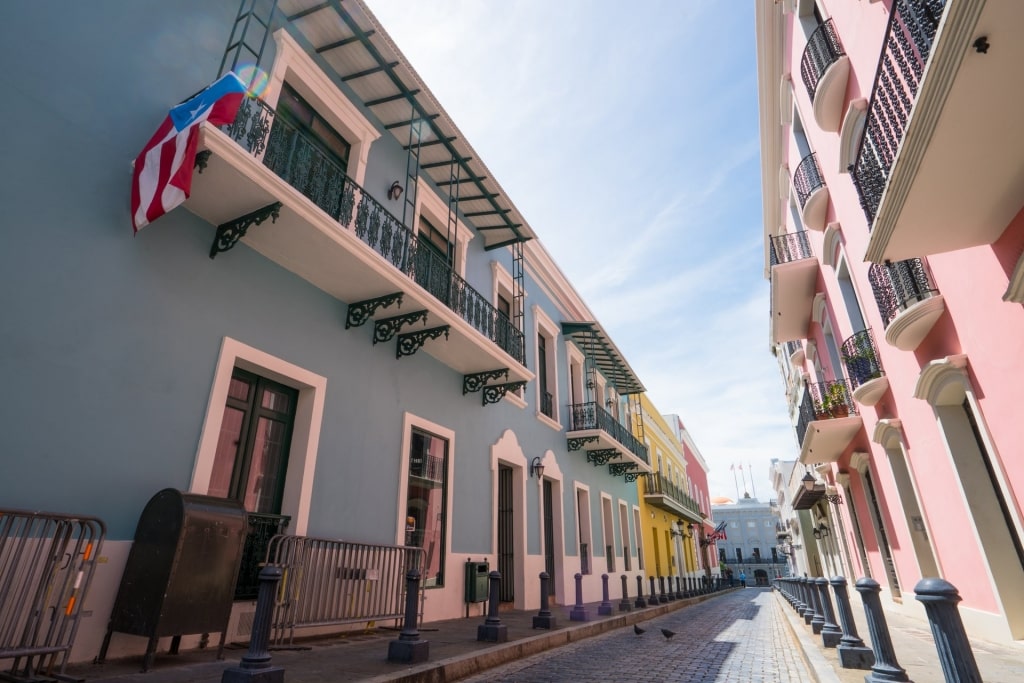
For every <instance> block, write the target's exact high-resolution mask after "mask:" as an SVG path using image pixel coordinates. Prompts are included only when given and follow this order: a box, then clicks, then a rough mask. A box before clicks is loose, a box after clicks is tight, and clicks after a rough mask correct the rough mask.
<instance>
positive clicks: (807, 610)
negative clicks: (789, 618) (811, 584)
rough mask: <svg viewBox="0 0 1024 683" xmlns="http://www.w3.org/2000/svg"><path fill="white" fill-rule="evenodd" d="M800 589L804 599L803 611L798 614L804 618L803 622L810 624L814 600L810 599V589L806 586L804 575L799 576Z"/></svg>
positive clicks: (812, 616) (812, 617)
mask: <svg viewBox="0 0 1024 683" xmlns="http://www.w3.org/2000/svg"><path fill="white" fill-rule="evenodd" d="M800 591H801V592H802V593H803V601H804V611H803V612H801V613H800V616H802V617H803V618H804V624H806V625H807V626H810V625H811V620H812V619H814V602H813V601H812V600H811V591H810V589H808V588H807V577H806V576H803V577H801V578H800Z"/></svg>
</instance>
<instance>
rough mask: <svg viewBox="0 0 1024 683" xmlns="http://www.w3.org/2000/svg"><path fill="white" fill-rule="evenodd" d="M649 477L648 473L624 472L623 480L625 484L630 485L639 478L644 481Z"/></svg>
mask: <svg viewBox="0 0 1024 683" xmlns="http://www.w3.org/2000/svg"><path fill="white" fill-rule="evenodd" d="M649 476H651V473H650V472H626V476H625V480H626V483H627V484H632V483H633V482H634V481H636V480H637V479H639V478H640V477H643V478H644V479H646V478H647V477H649Z"/></svg>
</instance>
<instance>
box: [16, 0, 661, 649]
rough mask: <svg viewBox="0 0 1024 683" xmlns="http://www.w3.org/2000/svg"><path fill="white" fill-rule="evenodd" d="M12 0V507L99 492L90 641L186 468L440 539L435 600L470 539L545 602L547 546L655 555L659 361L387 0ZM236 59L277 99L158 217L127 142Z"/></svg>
mask: <svg viewBox="0 0 1024 683" xmlns="http://www.w3.org/2000/svg"><path fill="white" fill-rule="evenodd" d="M2 14H3V20H2V21H0V61H2V63H4V64H6V65H8V68H5V69H3V70H2V71H0V84H2V86H3V91H4V92H5V96H4V97H3V98H2V100H0V124H2V129H3V130H4V132H5V133H4V135H5V145H4V153H3V154H2V155H0V169H2V173H0V175H2V177H3V178H4V183H3V186H2V188H3V189H2V190H0V192H2V197H3V201H2V206H3V219H2V220H3V227H2V229H0V234H2V236H3V238H2V239H3V242H2V248H0V278H2V283H3V287H2V288H0V291H2V292H3V294H2V301H3V306H2V311H3V313H2V315H0V339H2V346H3V351H4V352H3V353H2V354H0V375H2V376H3V377H4V378H5V380H6V383H5V391H4V392H3V398H2V400H0V414H2V415H3V433H4V435H5V437H6V438H5V446H4V450H3V455H2V456H0V457H2V459H3V472H4V476H3V477H2V478H0V507H3V508H21V509H33V510H50V511H55V512H74V513H78V514H86V515H95V516H98V517H100V518H102V519H103V520H104V521H105V522H106V525H107V540H106V543H105V545H104V549H103V553H102V555H103V556H102V558H101V560H100V561H101V564H99V566H98V568H97V571H96V576H95V580H94V582H93V586H92V590H91V592H90V594H89V597H88V601H87V605H86V611H85V612H84V613H83V618H82V625H81V629H80V632H79V636H78V642H77V644H76V650H75V655H74V657H73V658H74V659H90V658H92V657H93V656H94V655H95V654H96V651H97V649H98V646H99V640H100V639H101V638H102V635H103V632H104V629H105V627H106V619H107V615H108V614H109V613H110V609H111V605H112V603H113V601H114V596H115V595H116V593H117V590H118V586H119V582H120V579H121V572H122V569H123V567H124V565H125V562H126V558H127V555H128V551H129V548H130V546H131V541H132V538H133V534H134V532H135V525H136V522H137V520H138V519H139V515H140V512H141V511H142V509H143V507H144V506H145V504H146V502H147V501H148V500H149V499H150V498H151V497H152V496H153V495H154V494H155V493H156V492H158V491H160V490H162V489H165V488H175V489H179V490H181V491H186V492H193V493H197V494H205V495H211V496H217V497H221V498H228V499H233V500H237V501H239V502H241V503H242V504H243V505H244V506H245V508H246V510H247V511H248V512H249V513H250V516H249V525H250V527H249V528H250V533H251V534H256V533H259V534H263V535H264V537H265V536H268V535H270V534H272V533H274V532H277V531H283V532H284V533H287V534H295V535H304V536H316V537H324V538H331V539H335V538H342V539H347V540H351V541H361V542H366V543H371V544H391V545H395V544H410V545H415V546H418V547H422V548H423V551H424V555H425V564H424V585H425V586H427V590H426V591H425V593H426V598H425V601H424V607H423V611H424V618H425V619H426V620H428V621H429V620H431V619H439V618H447V617H453V616H457V615H461V614H464V613H465V611H466V609H467V605H466V602H465V601H464V585H463V567H464V564H465V562H466V561H467V560H470V559H473V560H486V561H488V562H489V565H490V568H492V569H495V568H497V569H500V570H501V571H502V574H503V583H502V599H503V600H504V601H507V602H510V603H513V604H515V605H516V606H517V607H520V608H527V607H531V606H536V605H538V604H539V591H540V588H539V585H538V581H537V576H538V574H539V573H540V572H541V571H544V570H546V571H548V572H549V573H550V574H551V575H552V592H553V596H552V597H553V599H554V600H556V601H557V602H561V603H566V602H568V601H570V600H572V598H573V593H572V590H573V578H572V577H573V574H574V573H576V572H577V571H582V572H583V573H584V575H585V576H584V597H585V599H586V600H588V601H589V600H595V599H598V598H599V597H600V578H599V577H600V575H601V573H602V572H606V571H607V572H608V573H612V572H615V573H618V574H621V573H625V574H628V575H629V576H630V581H631V582H632V580H633V577H635V576H638V575H640V574H642V572H641V570H640V566H639V562H638V557H640V556H642V549H641V547H640V544H641V543H642V540H641V539H640V538H639V537H638V535H637V533H636V528H637V525H638V521H639V511H638V507H637V487H636V485H635V480H636V477H637V476H638V475H639V474H641V473H643V472H645V471H649V469H650V466H649V457H648V454H647V448H646V446H645V445H644V443H643V425H642V424H641V423H640V420H639V419H638V418H637V417H636V416H637V415H638V411H637V410H636V405H637V402H638V399H639V394H640V393H641V392H643V391H644V387H643V384H642V383H641V381H640V379H639V378H638V377H637V376H636V374H635V373H634V372H633V370H632V369H631V368H630V366H629V364H628V362H627V361H626V359H625V358H624V357H623V356H622V354H621V353H620V352H619V350H618V349H617V348H616V346H615V344H614V343H613V342H612V340H611V339H610V338H609V336H608V335H607V333H606V332H605V330H604V329H603V328H602V327H601V325H600V323H598V322H597V321H595V319H594V316H593V315H592V314H591V312H590V311H589V310H588V308H587V306H586V305H585V303H584V302H583V301H582V300H581V298H580V297H579V295H578V294H577V293H576V291H575V290H574V289H573V287H572V284H571V283H570V282H567V281H566V280H565V278H564V276H563V275H562V273H561V271H560V270H559V269H558V267H557V266H556V264H555V263H554V262H553V261H552V259H551V257H550V255H549V254H548V253H547V251H546V250H545V249H544V247H543V245H542V244H541V242H540V241H539V240H538V239H537V234H536V233H535V231H534V228H533V227H532V226H531V225H530V223H528V222H527V220H526V219H525V218H524V217H523V216H522V215H521V214H520V213H519V211H518V210H517V208H516V206H515V205H514V204H513V203H512V201H511V200H510V199H509V197H508V196H507V195H506V194H505V192H504V191H503V190H502V188H501V186H500V185H499V184H498V181H497V180H496V179H494V176H493V174H492V173H491V172H490V171H489V170H488V169H487V167H486V165H485V164H484V161H483V160H482V159H481V158H480V156H479V154H477V153H476V151H475V150H474V149H473V148H472V146H471V144H470V142H469V141H468V140H466V138H465V137H464V136H463V135H462V134H461V133H460V132H459V130H458V128H457V127H456V124H455V122H453V121H451V120H450V118H449V116H448V115H447V113H446V112H445V110H444V109H443V108H442V106H441V105H440V104H439V103H438V102H437V101H436V99H435V98H434V96H433V95H432V94H431V92H430V90H429V87H428V85H427V84H426V83H423V82H422V81H421V79H420V78H419V76H418V75H417V74H416V73H415V71H414V70H413V69H412V66H411V65H410V64H409V63H408V61H407V60H406V59H405V57H404V56H403V55H402V54H401V53H400V51H399V50H398V48H397V47H395V45H394V43H393V42H392V41H391V39H390V38H389V37H388V35H387V33H386V31H385V29H384V27H382V26H380V25H379V24H378V22H377V20H376V19H375V18H374V17H373V16H372V14H371V13H370V12H369V10H368V9H367V8H366V6H365V5H364V4H363V3H362V2H360V1H359V0H344V2H328V3H323V2H320V1H319V0H281V1H280V3H278V5H277V6H276V8H274V7H272V6H271V4H270V3H260V2H256V3H251V2H250V0H245V1H244V2H243V3H242V11H241V12H240V11H239V8H238V7H237V6H236V3H231V2H209V1H208V0H180V1H178V2H174V3H167V2H160V1H158V0H137V1H134V2H118V3H114V2H95V3H64V2H61V3H57V2H46V1H40V2H32V3H18V4H17V5H11V6H7V7H5V8H4V9H3V12H2ZM13 65H17V66H16V67H14V66H13ZM231 69H235V70H236V71H237V72H238V73H239V75H240V76H242V77H243V78H244V79H245V80H246V82H247V84H249V85H250V86H251V87H252V88H254V89H255V90H256V91H257V92H256V94H258V96H259V97H258V99H246V100H245V101H244V102H243V104H242V105H241V108H240V110H239V113H238V116H237V118H236V119H235V120H234V122H233V123H232V124H231V125H229V126H223V127H217V126H214V125H211V124H209V123H202V124H200V125H199V136H198V141H197V145H198V154H197V158H196V162H195V165H194V167H195V172H194V173H193V176H192V186H191V196H190V197H189V198H188V199H187V201H185V202H184V204H183V205H182V206H179V207H178V208H175V209H173V210H171V211H170V212H169V213H168V214H166V215H164V216H163V217H160V218H158V219H157V220H155V221H154V222H153V223H152V224H150V225H148V226H146V227H145V228H144V229H142V230H141V231H140V232H138V234H136V235H135V236H134V237H133V235H132V216H131V211H130V202H129V198H130V188H131V185H132V162H133V159H135V158H136V156H137V155H138V154H139V152H140V150H141V149H142V148H143V145H145V143H146V141H147V140H149V138H150V137H151V136H152V135H153V133H154V131H155V130H156V129H157V127H158V126H159V125H160V124H161V122H162V121H163V120H164V119H165V117H166V116H167V112H168V110H169V109H170V108H171V107H173V106H174V105H176V104H178V103H180V102H182V101H184V100H187V99H188V98H190V97H192V96H193V95H194V94H195V93H197V92H198V91H201V90H202V89H203V88H204V87H206V86H207V85H209V84H210V83H211V82H213V81H214V80H215V79H217V78H218V77H219V76H221V75H222V74H223V73H225V72H227V71H229V70H231ZM254 74H255V76H254ZM509 106H514V103H510V105H509ZM537 220H538V222H540V223H543V217H542V216H541V217H537ZM538 232H539V231H538ZM538 466H540V467H538ZM244 573H245V572H244V571H243V574H244ZM250 578H251V577H250ZM240 580H241V579H240ZM631 585H632V584H631ZM240 595H241V596H242V597H241V598H240V599H239V600H238V602H237V603H236V605H235V610H234V613H233V617H232V622H231V630H232V633H230V634H229V636H228V637H229V638H233V637H235V636H236V635H237V634H242V633H244V629H245V623H246V615H250V616H251V612H252V604H253V603H252V598H251V595H250V596H248V597H245V596H244V595H243V594H240ZM471 609H472V610H473V612H472V613H474V614H480V613H481V611H480V610H481V606H480V605H478V604H474V605H472V606H471ZM142 649H144V643H143V642H142V641H140V640H139V639H137V638H132V637H129V636H122V635H118V634H115V637H114V642H113V644H112V649H111V653H112V655H113V654H116V653H131V652H141V650H142Z"/></svg>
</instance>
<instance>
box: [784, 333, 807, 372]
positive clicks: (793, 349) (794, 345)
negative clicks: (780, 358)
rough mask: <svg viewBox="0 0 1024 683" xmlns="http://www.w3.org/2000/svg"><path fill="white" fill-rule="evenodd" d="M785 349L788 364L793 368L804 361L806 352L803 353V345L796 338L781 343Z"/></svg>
mask: <svg viewBox="0 0 1024 683" xmlns="http://www.w3.org/2000/svg"><path fill="white" fill-rule="evenodd" d="M783 348H784V349H785V350H786V356H787V357H788V358H789V364H790V365H792V366H793V367H794V368H797V367H800V366H801V365H803V363H804V358H805V357H806V354H805V353H804V345H803V344H802V343H800V342H799V341H797V340H795V339H794V340H793V341H788V342H786V343H785V344H784V345H783Z"/></svg>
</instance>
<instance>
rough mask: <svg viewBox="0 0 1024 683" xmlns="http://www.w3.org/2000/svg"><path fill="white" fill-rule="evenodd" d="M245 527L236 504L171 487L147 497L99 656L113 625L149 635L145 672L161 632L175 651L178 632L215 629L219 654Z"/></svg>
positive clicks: (103, 653) (103, 655)
mask: <svg viewBox="0 0 1024 683" xmlns="http://www.w3.org/2000/svg"><path fill="white" fill-rule="evenodd" d="M246 530H247V526H246V513H245V508H243V507H242V505H241V503H238V502H235V501H232V500H225V499H223V498H214V497H212V496H201V495H198V494H193V493H182V492H181V491H178V490H177V489H164V490H163V491H160V492H159V493H157V494H156V495H155V496H153V497H152V498H151V499H150V500H149V502H148V503H147V504H146V507H145V509H143V511H142V515H141V516H140V517H139V523H138V526H137V527H136V528H135V541H134V543H133V544H132V547H131V550H130V551H129V553H128V561H127V563H126V564H125V568H124V574H123V575H122V576H121V586H120V588H119V589H118V592H117V599H116V600H115V602H114V609H113V611H112V612H111V614H110V622H109V623H108V624H107V633H106V636H105V637H104V639H103V645H102V648H101V649H100V654H99V657H98V658H97V659H98V661H100V662H102V661H103V660H104V659H105V658H106V655H107V647H108V646H109V645H110V636H111V634H112V633H113V632H114V631H117V632H119V633H130V634H132V635H137V636H146V637H148V638H149V644H148V646H147V648H146V656H145V659H144V661H143V667H142V668H143V671H145V670H148V669H149V666H150V665H151V664H152V663H153V657H154V655H155V653H156V646H157V642H158V641H159V639H160V638H161V637H164V636H174V640H173V641H172V643H171V652H172V653H175V652H177V649H178V644H179V643H180V640H181V636H182V635H186V634H195V633H203V634H207V633H211V632H219V633H220V634H221V637H220V647H219V649H218V651H217V656H218V658H219V657H220V656H221V655H222V653H223V649H224V639H225V636H226V635H227V634H226V631H227V627H228V619H229V618H230V617H231V603H232V601H233V597H234V591H235V582H236V581H237V577H238V566H239V564H240V562H241V557H242V547H243V545H244V542H245V536H246Z"/></svg>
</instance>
